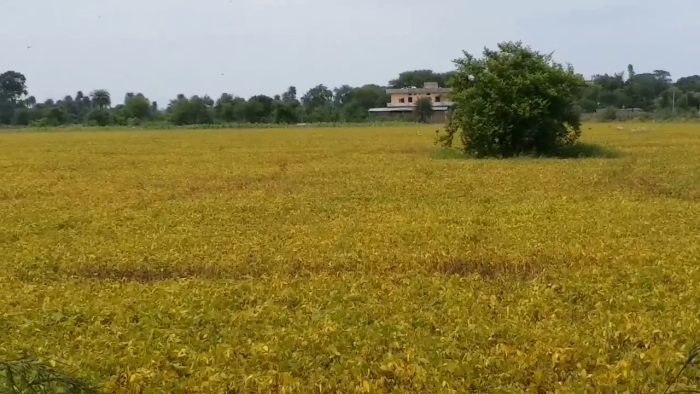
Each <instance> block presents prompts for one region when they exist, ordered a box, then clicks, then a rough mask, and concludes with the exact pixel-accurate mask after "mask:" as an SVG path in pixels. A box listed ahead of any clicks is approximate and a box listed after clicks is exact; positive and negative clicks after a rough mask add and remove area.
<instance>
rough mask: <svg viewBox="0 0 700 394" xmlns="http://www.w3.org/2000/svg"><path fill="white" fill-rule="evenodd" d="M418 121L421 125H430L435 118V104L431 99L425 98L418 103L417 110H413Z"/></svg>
mask: <svg viewBox="0 0 700 394" xmlns="http://www.w3.org/2000/svg"><path fill="white" fill-rule="evenodd" d="M413 112H414V114H415V115H416V120H417V121H419V122H421V123H428V122H430V119H431V118H432V117H433V102H432V100H430V97H423V98H420V99H418V101H416V108H415V109H414V110H413Z"/></svg>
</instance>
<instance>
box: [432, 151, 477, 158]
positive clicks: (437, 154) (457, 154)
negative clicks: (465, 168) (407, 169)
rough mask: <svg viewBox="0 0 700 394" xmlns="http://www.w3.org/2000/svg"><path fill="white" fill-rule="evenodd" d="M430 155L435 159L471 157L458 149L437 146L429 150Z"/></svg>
mask: <svg viewBox="0 0 700 394" xmlns="http://www.w3.org/2000/svg"><path fill="white" fill-rule="evenodd" d="M430 157H431V158H433V159H435V160H466V159H470V158H471V157H470V156H469V155H467V154H465V153H464V152H462V151H460V150H459V149H454V148H437V149H433V150H432V151H431V152H430Z"/></svg>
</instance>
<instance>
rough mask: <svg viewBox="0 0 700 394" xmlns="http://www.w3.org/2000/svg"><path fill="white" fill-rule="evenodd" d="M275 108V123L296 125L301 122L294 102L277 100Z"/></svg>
mask: <svg viewBox="0 0 700 394" xmlns="http://www.w3.org/2000/svg"><path fill="white" fill-rule="evenodd" d="M273 107H274V109H273V117H274V122H275V123H287V124H294V123H297V122H298V121H299V119H298V117H297V112H296V110H295V105H294V104H293V102H291V101H282V100H275V102H274V104H273Z"/></svg>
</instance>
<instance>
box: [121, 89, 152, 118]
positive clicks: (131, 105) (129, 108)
mask: <svg viewBox="0 0 700 394" xmlns="http://www.w3.org/2000/svg"><path fill="white" fill-rule="evenodd" d="M124 113H125V116H126V117H127V118H136V119H138V120H141V121H143V120H146V119H148V118H150V116H151V102H150V101H149V100H148V99H147V98H145V97H143V95H141V96H137V95H132V96H131V97H127V98H126V101H124Z"/></svg>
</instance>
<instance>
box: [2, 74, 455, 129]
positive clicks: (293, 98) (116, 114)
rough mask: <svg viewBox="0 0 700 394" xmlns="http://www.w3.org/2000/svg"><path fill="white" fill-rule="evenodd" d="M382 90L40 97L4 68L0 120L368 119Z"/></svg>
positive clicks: (431, 77)
mask: <svg viewBox="0 0 700 394" xmlns="http://www.w3.org/2000/svg"><path fill="white" fill-rule="evenodd" d="M449 75H450V73H445V74H441V73H434V72H432V71H430V70H417V71H408V72H404V73H401V74H400V75H399V77H398V78H396V79H395V80H392V81H390V82H389V86H390V87H395V88H401V87H407V86H422V85H423V84H424V83H425V82H429V81H436V82H439V83H440V84H441V85H446V84H448V79H449V78H448V77H449ZM385 90H386V86H377V85H364V86H361V87H351V86H348V85H343V86H340V87H337V88H335V89H330V88H328V87H326V86H325V85H318V86H316V87H314V88H312V89H310V90H309V91H308V92H306V93H304V94H303V95H299V94H298V93H297V89H296V87H294V86H290V87H289V88H288V89H287V90H286V91H284V92H283V93H281V94H279V95H275V96H274V97H269V96H266V95H256V96H253V97H250V98H248V99H244V98H242V97H238V96H235V95H233V94H229V93H224V94H222V95H221V96H220V97H219V98H218V99H213V98H211V97H209V96H208V95H203V96H198V95H195V96H192V97H186V96H185V95H184V94H180V95H178V96H177V97H175V98H174V99H172V100H170V102H169V103H167V104H166V105H165V107H162V106H160V105H159V104H158V103H157V102H155V101H152V100H150V99H149V98H148V97H146V96H145V95H144V94H141V93H127V94H126V96H125V97H123V98H121V97H119V98H117V97H112V96H111V95H110V93H109V91H108V90H105V89H96V90H93V91H91V92H90V93H88V94H86V93H83V92H82V91H79V92H77V93H76V94H75V95H66V96H65V97H63V98H62V99H59V100H53V99H48V100H46V101H44V102H42V103H40V102H37V100H36V98H34V96H31V95H29V90H28V83H27V79H26V77H25V76H24V75H23V74H21V73H19V72H15V71H8V72H5V73H3V74H1V75H0V126H1V125H14V126H36V127H48V126H60V125H75V124H83V125H89V126H116V125H119V126H137V125H145V124H147V123H153V122H155V123H158V124H160V125H164V124H170V125H178V126H182V125H212V124H231V123H247V124H296V123H334V122H336V123H337V122H343V123H360V122H366V121H368V120H369V119H368V113H367V110H368V109H370V108H373V107H385V106H386V103H387V95H386V91H385Z"/></svg>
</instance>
